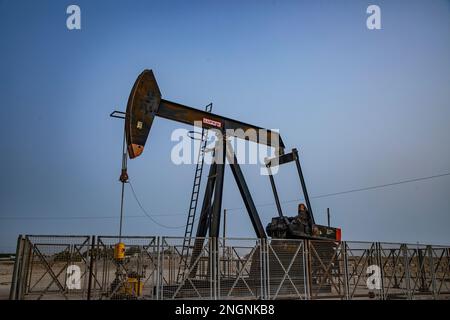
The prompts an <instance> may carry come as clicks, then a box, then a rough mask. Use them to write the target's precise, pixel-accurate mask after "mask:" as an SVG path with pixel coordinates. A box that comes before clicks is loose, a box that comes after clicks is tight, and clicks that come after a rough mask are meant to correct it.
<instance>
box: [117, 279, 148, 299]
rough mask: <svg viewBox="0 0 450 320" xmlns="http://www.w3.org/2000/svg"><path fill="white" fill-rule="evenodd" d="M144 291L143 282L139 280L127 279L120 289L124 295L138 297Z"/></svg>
mask: <svg viewBox="0 0 450 320" xmlns="http://www.w3.org/2000/svg"><path fill="white" fill-rule="evenodd" d="M143 289H144V282H143V281H141V279H140V278H128V279H127V282H126V283H125V285H124V286H123V287H122V292H123V293H124V294H126V295H129V296H133V297H139V296H140V295H141V294H142V290H143Z"/></svg>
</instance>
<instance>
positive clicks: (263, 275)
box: [258, 238, 269, 300]
mask: <svg viewBox="0 0 450 320" xmlns="http://www.w3.org/2000/svg"><path fill="white" fill-rule="evenodd" d="M258 241H259V248H260V253H259V255H260V258H259V265H260V268H259V269H260V270H259V272H260V275H259V276H260V286H261V299H263V300H267V299H268V297H269V294H268V291H267V290H268V284H267V282H268V279H269V274H268V272H267V256H266V254H267V247H266V245H267V239H265V238H261V239H259V240H258Z"/></svg>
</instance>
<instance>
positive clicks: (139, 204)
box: [128, 181, 197, 229]
mask: <svg viewBox="0 0 450 320" xmlns="http://www.w3.org/2000/svg"><path fill="white" fill-rule="evenodd" d="M128 184H129V185H130V188H131V192H132V193H133V197H134V199H135V200H136V202H137V204H138V206H139V208H141V210H142V212H143V213H144V214H145V215H146V216H147V217H148V218H149V219H150V220H151V221H153V223H155V224H157V225H158V226H160V227H162V228H166V229H181V228H185V227H186V225H182V226H177V227H172V226H167V225H164V224H162V223H159V222H158V221H156V220H155V219H153V218H152V216H151V215H149V214H148V213H147V211H146V210H145V209H144V207H143V206H142V204H141V202H140V201H139V199H138V197H137V196H136V192H134V188H133V185H132V184H131V182H130V181H128ZM196 220H197V219H196ZM194 221H195V220H194Z"/></svg>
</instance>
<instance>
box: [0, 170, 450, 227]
mask: <svg viewBox="0 0 450 320" xmlns="http://www.w3.org/2000/svg"><path fill="white" fill-rule="evenodd" d="M449 175H450V172H447V173H443V174H438V175H433V176H428V177H422V178H415V179H408V180H401V181H397V182H392V183H386V184H380V185H375V186H369V187H363V188H357V189H350V190H345V191H339V192H333V193H325V194H320V195H315V196H311V197H310V198H311V199H320V198H326V197H332V196H338V195H343V194H348V193H354V192H360V191H368V190H374V189H380V188H386V187H391V186H396V185H400V184H405V183H411V182H418V181H423V180H430V179H435V178H441V177H445V176H449ZM129 184H130V187H131V190H132V193H133V196H134V198H135V200H136V202H137V203H138V205H139V207H140V208H141V210H142V211H143V212H144V214H145V216H142V215H131V216H126V217H127V218H146V217H147V218H149V219H151V220H152V221H153V222H154V223H156V224H157V225H160V226H161V227H164V228H170V229H180V228H184V227H185V226H186V225H184V226H179V227H170V226H165V225H162V224H160V223H158V222H156V221H155V220H154V219H153V217H158V216H184V215H185V214H184V213H177V214H170V213H167V214H166V213H158V214H152V215H150V214H148V213H147V212H146V211H145V209H144V208H143V207H142V205H141V203H140V201H139V200H138V199H137V196H136V193H135V192H134V189H133V186H132V185H131V183H129ZM300 200H303V198H298V199H292V200H286V201H281V203H283V204H286V203H292V202H298V201H300ZM255 206H256V207H258V208H262V207H269V206H275V203H274V202H270V203H262V204H257V205H255ZM243 209H245V207H235V208H227V211H238V210H243ZM116 218H117V216H98V217H95V216H70V217H67V216H66V217H0V220H96V219H116ZM196 220H198V219H196Z"/></svg>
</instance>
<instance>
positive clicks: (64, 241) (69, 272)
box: [20, 236, 90, 300]
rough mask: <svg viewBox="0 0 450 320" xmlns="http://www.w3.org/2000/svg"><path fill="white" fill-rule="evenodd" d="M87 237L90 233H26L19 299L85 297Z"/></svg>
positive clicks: (87, 253) (88, 254)
mask: <svg viewBox="0 0 450 320" xmlns="http://www.w3.org/2000/svg"><path fill="white" fill-rule="evenodd" d="M89 240H90V237H89V236H45V237H43V236H26V237H25V243H26V245H25V247H26V249H25V250H24V251H23V256H22V261H23V268H22V271H21V275H20V277H21V281H22V285H21V287H22V289H21V293H20V295H21V298H23V299H37V300H40V299H86V298H87V283H88V278H89V261H90V250H89V248H90V241H89ZM75 279H79V280H80V281H76V282H74V281H75Z"/></svg>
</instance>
